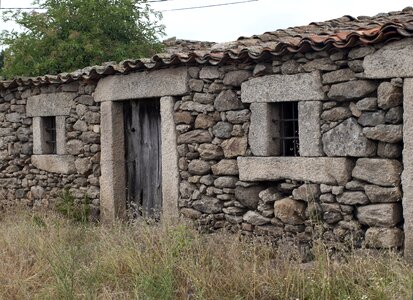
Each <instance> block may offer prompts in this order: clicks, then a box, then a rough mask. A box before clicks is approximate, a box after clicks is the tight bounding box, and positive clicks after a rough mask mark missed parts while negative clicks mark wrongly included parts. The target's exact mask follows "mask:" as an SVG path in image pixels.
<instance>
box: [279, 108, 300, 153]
mask: <svg viewBox="0 0 413 300" xmlns="http://www.w3.org/2000/svg"><path fill="white" fill-rule="evenodd" d="M275 105H279V120H278V122H279V125H278V128H279V131H280V132H279V143H278V144H279V147H280V149H279V153H280V155H281V156H300V149H299V139H298V103H297V102H280V103H277V104H275Z"/></svg>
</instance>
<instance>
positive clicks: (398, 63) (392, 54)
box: [363, 38, 413, 79]
mask: <svg viewBox="0 0 413 300" xmlns="http://www.w3.org/2000/svg"><path fill="white" fill-rule="evenodd" d="M412 53H413V38H405V39H403V40H400V41H396V42H392V43H389V44H387V45H385V46H384V47H383V48H381V49H380V50H378V51H376V52H375V53H373V54H370V55H367V56H366V57H365V59H364V62H363V67H364V78H372V79H377V78H394V77H413V55H412Z"/></svg>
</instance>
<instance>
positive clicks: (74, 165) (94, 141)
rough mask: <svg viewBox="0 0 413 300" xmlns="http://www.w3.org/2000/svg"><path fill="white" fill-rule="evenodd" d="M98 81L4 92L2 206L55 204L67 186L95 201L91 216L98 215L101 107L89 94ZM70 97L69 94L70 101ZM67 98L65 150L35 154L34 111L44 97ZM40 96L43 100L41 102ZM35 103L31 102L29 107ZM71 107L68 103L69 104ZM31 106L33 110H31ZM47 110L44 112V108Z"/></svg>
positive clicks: (0, 97) (0, 107)
mask: <svg viewBox="0 0 413 300" xmlns="http://www.w3.org/2000/svg"><path fill="white" fill-rule="evenodd" d="M95 85H96V83H93V82H91V83H85V82H82V83H80V82H72V83H68V84H62V85H48V86H42V87H32V88H30V87H29V88H27V87H19V88H17V89H13V90H6V91H4V90H3V91H1V94H0V138H1V139H0V156H1V161H0V208H1V209H4V208H7V207H9V206H12V205H15V204H16V203H21V204H25V205H29V206H32V207H38V206H52V205H53V203H54V202H55V201H56V199H57V198H58V197H59V196H60V194H61V193H62V191H63V190H64V189H65V188H69V190H70V191H71V193H72V195H73V196H74V197H75V198H76V199H78V200H79V201H80V200H82V199H84V197H85V195H87V196H88V197H89V199H90V200H91V204H90V206H91V208H92V210H91V211H92V215H93V216H95V217H97V216H98V214H99V190H100V189H99V176H100V164H99V160H100V106H99V104H98V103H96V102H95V101H94V99H93V97H92V96H91V95H92V93H93V91H94V89H95ZM67 96H70V97H69V98H70V99H68V100H70V101H72V102H69V101H66V98H65V97H67ZM48 97H49V98H53V99H54V101H50V103H48V105H46V106H44V107H46V110H48V113H49V114H50V115H53V110H54V109H56V107H55V105H54V103H56V102H58V100H59V99H62V98H64V99H65V101H66V102H67V103H70V105H69V106H68V112H67V115H66V116H64V117H63V120H64V123H63V124H64V128H63V132H64V133H65V134H64V141H60V142H62V143H63V144H64V146H65V147H64V149H63V151H64V152H65V154H57V155H33V119H34V118H33V117H31V114H33V110H34V111H35V110H38V109H39V107H40V106H41V105H40V104H39V102H38V101H41V99H48ZM39 99H40V100H39ZM30 101H34V102H36V101H37V102H36V103H34V102H33V103H32V104H33V105H30V106H29V105H27V103H28V102H30ZM66 106H67V104H66ZM29 110H30V111H29ZM43 113H44V112H43Z"/></svg>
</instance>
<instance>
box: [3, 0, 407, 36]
mask: <svg viewBox="0 0 413 300" xmlns="http://www.w3.org/2000/svg"><path fill="white" fill-rule="evenodd" d="M235 1H243V0H170V1H167V2H160V3H152V7H153V8H154V9H156V10H168V9H175V8H182V7H191V6H202V5H210V4H220V3H228V2H235ZM0 2H1V7H30V5H31V2H32V1H31V0H0ZM406 6H413V0H289V1H288V0H283V1H279V0H258V1H256V2H249V3H243V4H238V5H228V6H220V7H211V8H203V9H193V10H184V11H169V12H168V11H166V12H164V13H163V16H164V19H163V23H164V25H165V26H166V33H167V36H166V37H164V38H167V37H173V36H176V37H177V38H181V39H192V40H200V41H215V42H225V41H231V40H235V39H237V38H238V37H239V36H250V35H253V34H261V33H264V32H266V31H273V30H276V29H282V28H287V27H289V26H298V25H305V24H308V23H310V22H313V21H325V20H328V19H332V18H337V17H341V16H343V15H351V16H354V17H357V16H361V15H364V16H366V15H367V16H373V15H375V14H377V13H381V12H389V11H395V10H401V9H403V8H404V7H406ZM0 22H2V21H0ZM13 26H15V25H14V24H12V23H8V24H4V23H1V24H0V30H3V29H9V30H10V29H11V28H13ZM16 29H17V28H16Z"/></svg>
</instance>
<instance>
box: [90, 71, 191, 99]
mask: <svg viewBox="0 0 413 300" xmlns="http://www.w3.org/2000/svg"><path fill="white" fill-rule="evenodd" d="M188 79H189V77H188V71H187V68H186V67H181V68H169V69H162V70H155V71H145V72H136V73H131V74H128V75H112V76H108V77H105V78H103V79H101V80H100V81H99V82H98V85H97V87H96V90H95V93H94V97H95V101H97V102H104V101H119V100H130V99H142V98H154V97H163V96H178V95H184V94H186V93H188V92H189V88H188Z"/></svg>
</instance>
